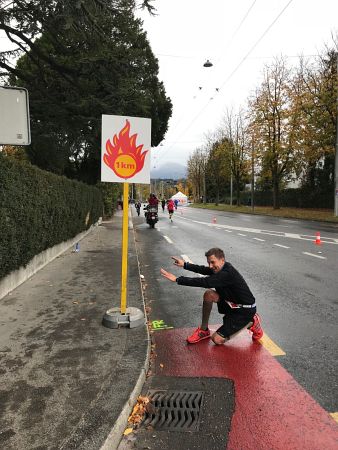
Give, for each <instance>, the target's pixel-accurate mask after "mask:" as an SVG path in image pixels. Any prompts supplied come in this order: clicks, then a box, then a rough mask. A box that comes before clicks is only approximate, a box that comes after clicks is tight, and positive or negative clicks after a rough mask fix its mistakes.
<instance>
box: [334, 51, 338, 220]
mask: <svg viewBox="0 0 338 450" xmlns="http://www.w3.org/2000/svg"><path fill="white" fill-rule="evenodd" d="M336 66H337V74H336V78H337V81H338V52H337V53H336ZM336 100H337V101H336V156H335V164H334V166H335V170H334V174H335V189H334V215H335V216H336V217H337V216H338V92H337V99H336Z"/></svg>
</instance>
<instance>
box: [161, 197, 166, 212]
mask: <svg viewBox="0 0 338 450" xmlns="http://www.w3.org/2000/svg"><path fill="white" fill-rule="evenodd" d="M161 205H162V211H163V212H164V209H165V198H162V200H161Z"/></svg>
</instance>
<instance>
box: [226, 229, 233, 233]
mask: <svg viewBox="0 0 338 450" xmlns="http://www.w3.org/2000/svg"><path fill="white" fill-rule="evenodd" d="M224 231H226V232H227V233H232V231H231V230H224Z"/></svg>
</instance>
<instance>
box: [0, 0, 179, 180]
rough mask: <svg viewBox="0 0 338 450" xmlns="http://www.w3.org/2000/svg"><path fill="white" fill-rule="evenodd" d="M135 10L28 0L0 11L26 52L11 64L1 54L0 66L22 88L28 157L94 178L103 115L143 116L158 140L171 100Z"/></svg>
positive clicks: (124, 0)
mask: <svg viewBox="0 0 338 450" xmlns="http://www.w3.org/2000/svg"><path fill="white" fill-rule="evenodd" d="M0 1H1V0H0ZM146 3H147V4H148V2H146ZM39 7H40V8H39ZM134 10H135V2H134V1H133V0H115V1H102V0H80V1H77V2H73V1H70V0H69V1H63V2H51V1H45V2H37V1H34V0H33V1H32V2H30V4H29V8H28V6H27V5H26V2H15V6H14V8H13V9H12V10H11V11H10V12H7V10H6V12H5V13H3V12H2V13H1V15H0V28H2V29H4V30H5V31H6V33H7V35H8V36H9V37H10V39H11V40H12V41H13V42H16V43H17V44H18V46H19V47H18V48H19V49H20V50H21V51H22V52H24V53H25V54H24V56H22V57H21V58H20V59H19V61H18V62H17V64H16V66H15V67H11V66H10V64H9V60H8V55H7V54H2V55H0V67H2V68H3V69H5V72H3V75H8V74H10V77H9V81H10V82H11V83H12V84H16V85H21V86H23V87H27V88H28V90H29V93H30V107H31V125H32V145H31V146H30V147H29V149H28V153H29V157H30V159H31V161H32V162H33V163H34V164H37V165H39V166H40V167H42V168H44V169H47V170H52V171H54V172H57V173H60V174H66V175H68V176H70V177H76V178H79V179H81V180H83V181H86V182H89V183H95V182H96V181H97V180H98V179H99V169H100V145H101V144H100V131H101V115H102V114H116V115H130V116H140V117H150V118H152V145H157V144H158V143H159V142H160V141H161V140H162V139H163V136H164V134H165V132H166V130H167V125H168V120H169V118H170V116H171V109H172V105H171V101H170V99H168V98H167V97H166V94H165V89H164V86H163V84H162V83H161V82H160V81H159V80H158V63H157V60H156V58H155V57H154V55H153V53H152V51H151V48H150V46H149V43H148V41H147V37H146V33H145V32H143V31H142V29H141V22H140V20H138V19H136V18H135V17H134ZM14 19H15V20H16V21H18V23H19V21H20V20H21V22H20V23H21V25H20V27H19V26H14V25H12V23H15V22H13V20H14Z"/></svg>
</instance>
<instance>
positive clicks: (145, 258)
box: [133, 207, 338, 413]
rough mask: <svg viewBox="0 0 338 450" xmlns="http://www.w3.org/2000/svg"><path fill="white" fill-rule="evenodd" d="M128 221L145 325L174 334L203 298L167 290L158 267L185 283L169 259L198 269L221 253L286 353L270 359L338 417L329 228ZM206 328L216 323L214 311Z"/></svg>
mask: <svg viewBox="0 0 338 450" xmlns="http://www.w3.org/2000/svg"><path fill="white" fill-rule="evenodd" d="M133 215H134V217H133V220H134V226H135V228H136V240H137V246H138V248H139V254H140V267H141V273H142V274H143V275H144V277H145V282H146V285H147V294H146V295H147V300H148V304H149V305H150V307H151V321H155V320H163V321H164V323H165V324H166V325H167V326H170V327H173V328H174V329H179V328H187V327H195V326H197V325H198V324H199V323H200V315H201V305H202V293H203V292H202V290H200V289H198V288H188V287H183V286H177V285H175V284H172V283H170V282H169V281H168V280H165V279H163V278H161V276H160V273H159V271H160V267H164V268H166V269H168V270H170V271H172V272H173V273H175V274H177V275H181V274H183V273H184V275H187V276H189V275H188V272H185V271H182V270H181V269H178V268H176V267H174V266H173V265H172V262H171V260H170V256H171V255H176V256H183V257H184V258H185V259H187V260H190V261H192V262H194V263H196V264H204V263H205V257H204V253H205V251H206V250H208V249H209V248H211V247H220V248H222V249H223V250H224V252H225V255H226V259H227V260H228V261H230V262H231V263H232V264H233V265H234V266H235V267H236V268H237V269H238V270H239V271H240V273H242V275H243V276H244V278H245V279H246V281H247V283H248V285H249V286H250V288H251V290H252V292H253V294H254V296H255V297H256V302H257V304H258V311H259V312H260V314H261V316H262V321H263V327H264V331H265V332H266V334H267V335H268V337H269V338H270V339H271V340H272V343H274V344H276V345H277V346H278V348H279V349H281V350H282V353H285V354H283V355H280V356H275V358H276V359H277V360H278V362H279V363H280V364H281V365H282V366H283V368H284V369H286V371H287V372H288V373H289V374H290V375H291V376H292V377H293V378H294V379H295V380H296V381H297V382H298V383H299V384H300V385H301V386H302V387H303V388H304V389H305V390H306V391H307V393H308V394H309V395H310V396H311V397H312V398H313V399H314V400H315V401H316V402H317V403H318V404H319V405H320V406H321V407H322V408H323V409H324V410H326V411H327V412H328V413H337V412H338V398H337V395H336V394H335V393H336V392H337V384H338V383H337V372H338V364H337V342H338V327H337V305H338V281H337V273H338V271H337V269H338V228H337V226H336V225H331V224H327V223H319V222H312V221H299V220H290V219H280V218H274V217H266V216H252V215H246V214H235V213H228V212H218V211H217V212H214V211H210V210H209V211H208V210H202V209H193V208H189V207H187V208H184V207H180V208H179V209H178V210H177V212H176V213H175V215H174V219H173V222H170V221H169V219H168V217H167V213H162V211H160V213H159V216H160V220H159V222H158V224H157V227H156V229H155V230H153V229H150V228H149V227H148V225H146V224H145V220H144V218H143V217H142V216H140V217H137V216H136V214H135V213H134V212H133ZM316 232H319V233H320V240H321V245H316V244H315V243H314V240H315V238H316V237H315V233H316ZM192 276H195V275H194V274H192ZM211 323H213V324H220V323H221V316H220V315H219V314H218V313H217V311H216V308H215V310H214V311H213V313H212V315H211ZM227 345H231V344H230V343H229V344H227Z"/></svg>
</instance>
